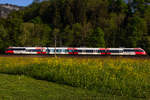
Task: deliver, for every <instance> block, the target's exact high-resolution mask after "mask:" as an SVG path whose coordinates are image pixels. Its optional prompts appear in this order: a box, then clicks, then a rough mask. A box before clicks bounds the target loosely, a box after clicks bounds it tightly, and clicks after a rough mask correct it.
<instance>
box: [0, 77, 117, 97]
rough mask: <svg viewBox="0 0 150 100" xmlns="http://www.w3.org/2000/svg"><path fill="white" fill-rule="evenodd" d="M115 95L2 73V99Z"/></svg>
mask: <svg viewBox="0 0 150 100" xmlns="http://www.w3.org/2000/svg"><path fill="white" fill-rule="evenodd" d="M110 98H115V96H109V95H107V96H106V97H104V95H102V94H100V93H96V92H94V91H89V90H83V89H80V88H74V87H69V86H66V85H59V84H55V83H51V82H47V81H42V80H35V79H32V78H29V77H26V76H15V75H7V74H0V99H1V100H94V99H97V100H99V99H110Z"/></svg>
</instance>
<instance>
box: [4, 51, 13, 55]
mask: <svg viewBox="0 0 150 100" xmlns="http://www.w3.org/2000/svg"><path fill="white" fill-rule="evenodd" d="M5 53H10V54H13V53H14V51H12V50H9V51H5Z"/></svg>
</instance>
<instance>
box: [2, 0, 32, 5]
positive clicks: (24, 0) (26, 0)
mask: <svg viewBox="0 0 150 100" xmlns="http://www.w3.org/2000/svg"><path fill="white" fill-rule="evenodd" d="M32 2H33V0H0V4H6V3H7V4H13V5H18V6H28V5H29V4H31V3H32Z"/></svg>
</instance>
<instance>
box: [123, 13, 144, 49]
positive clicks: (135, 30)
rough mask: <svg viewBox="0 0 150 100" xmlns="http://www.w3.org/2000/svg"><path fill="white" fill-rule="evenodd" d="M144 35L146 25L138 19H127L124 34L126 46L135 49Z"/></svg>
mask: <svg viewBox="0 0 150 100" xmlns="http://www.w3.org/2000/svg"><path fill="white" fill-rule="evenodd" d="M144 34H146V23H145V21H144V20H143V19H142V18H140V17H137V16H136V17H133V18H130V19H129V23H128V26H127V33H126V37H127V39H126V46H127V47H137V46H139V42H140V40H141V39H142V36H143V35H144Z"/></svg>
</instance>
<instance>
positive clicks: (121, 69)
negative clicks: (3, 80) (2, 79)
mask: <svg viewBox="0 0 150 100" xmlns="http://www.w3.org/2000/svg"><path fill="white" fill-rule="evenodd" d="M0 73H6V74H13V75H26V76H29V77H32V78H35V79H40V80H46V81H51V82H56V83H59V84H65V85H69V86H73V87H80V88H85V89H89V90H95V91H97V92H100V93H103V94H112V95H117V96H129V97H135V98H150V59H142V58H138V59H136V58H123V57H116V58H110V57H105V58H40V57H38V58H36V57H34V58H31V57H0Z"/></svg>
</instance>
